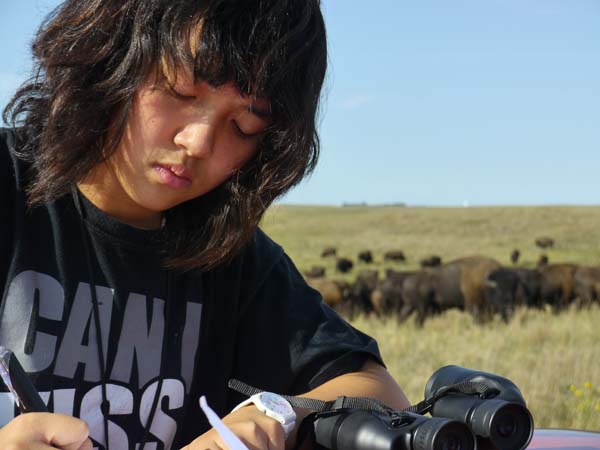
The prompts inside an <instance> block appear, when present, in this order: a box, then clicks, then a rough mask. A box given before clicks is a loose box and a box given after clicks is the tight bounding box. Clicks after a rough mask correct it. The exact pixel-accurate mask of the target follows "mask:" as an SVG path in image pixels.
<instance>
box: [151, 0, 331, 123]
mask: <svg viewBox="0 0 600 450" xmlns="http://www.w3.org/2000/svg"><path fill="white" fill-rule="evenodd" d="M300 3H302V2H297V1H276V2H266V1H252V2H246V3H245V4H244V5H243V6H240V4H239V2H233V1H222V2H208V5H207V6H206V7H204V8H203V9H202V10H200V11H199V10H198V9H197V6H196V7H195V8H194V11H186V10H185V8H181V7H180V6H178V7H171V8H167V10H166V11H165V14H164V15H163V17H162V18H161V20H160V25H159V26H160V31H159V36H161V38H162V39H161V41H160V45H159V60H160V64H159V66H158V73H157V74H156V75H157V76H158V77H159V78H164V79H166V81H167V82H168V84H169V85H170V86H171V87H172V86H173V85H174V84H175V82H176V79H177V72H178V70H181V69H182V68H185V69H186V70H190V71H192V72H193V78H194V82H199V81H204V82H206V83H208V84H210V85H211V86H214V87H218V86H222V85H224V84H228V83H232V84H234V85H235V86H236V88H237V89H238V90H239V91H240V93H241V94H242V95H247V96H250V97H252V98H266V99H268V100H269V101H270V103H271V105H272V109H273V111H272V113H273V114H276V115H277V116H281V115H284V116H288V117H294V116H295V115H298V114H301V113H302V111H301V109H302V107H301V105H303V104H304V103H305V101H303V99H302V98H301V97H302V95H306V94H307V93H312V91H313V90H314V87H313V86H309V85H306V83H307V81H308V80H310V83H311V84H312V83H313V82H314V81H315V80H314V78H315V77H314V75H315V74H314V73H310V69H306V68H307V67H308V68H310V67H314V66H315V63H317V65H320V64H321V63H322V66H325V64H326V61H320V60H319V58H322V57H323V55H325V49H324V48H322V47H323V45H324V42H323V41H322V39H321V40H319V39H318V37H321V36H322V35H323V32H324V31H323V29H322V27H320V26H319V24H315V23H312V21H314V20H315V18H314V16H315V15H314V14H306V11H305V9H306V8H305V7H304V6H302V5H300ZM315 25H317V26H315ZM315 59H317V61H315ZM320 81H321V82H322V80H320ZM317 84H319V83H317ZM303 85H305V86H303ZM292 86H294V87H296V89H290V88H291V87H292ZM303 87H304V89H302V88H303ZM319 87H320V84H319ZM297 88H300V89H297Z"/></svg>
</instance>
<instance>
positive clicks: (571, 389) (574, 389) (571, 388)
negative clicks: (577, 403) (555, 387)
mask: <svg viewBox="0 0 600 450" xmlns="http://www.w3.org/2000/svg"><path fill="white" fill-rule="evenodd" d="M569 390H570V391H571V392H575V391H576V390H577V387H576V386H575V385H574V384H572V385H571V386H569Z"/></svg>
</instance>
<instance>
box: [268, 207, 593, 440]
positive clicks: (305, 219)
mask: <svg viewBox="0 0 600 450" xmlns="http://www.w3.org/2000/svg"><path fill="white" fill-rule="evenodd" d="M599 225H600V207H569V206H556V207H494V208H403V207H315V206H275V207H273V208H272V209H271V210H270V211H269V213H268V214H267V216H266V217H265V219H264V221H263V224H262V226H263V228H264V229H265V231H266V232H267V233H268V234H269V235H270V236H271V237H273V238H274V239H275V240H276V241H277V242H279V243H280V244H281V245H283V247H284V248H285V249H286V251H287V252H288V254H289V255H290V256H291V257H292V259H293V260H294V261H295V262H296V264H297V266H298V267H299V268H300V269H301V270H306V269H308V268H310V266H312V265H316V264H319V265H325V266H326V268H327V271H328V276H331V277H333V278H344V279H349V280H352V279H353V278H354V276H355V275H354V274H355V273H356V272H357V270H360V269H361V268H366V267H370V266H367V265H362V264H358V266H357V268H356V269H355V270H354V274H347V275H344V276H341V275H339V274H335V273H334V272H333V265H334V262H333V260H323V259H322V258H320V253H321V250H322V249H323V248H324V247H325V246H328V245H333V246H336V247H337V248H338V254H339V255H341V256H348V257H350V258H352V259H356V255H357V253H358V252H359V251H360V250H363V249H370V250H372V251H373V252H374V256H375V259H376V260H375V264H374V265H373V266H372V267H375V268H378V269H380V270H383V269H384V268H386V267H393V268H396V269H399V270H408V269H415V268H417V267H418V262H419V260H420V259H421V258H424V257H427V256H429V255H431V254H437V255H440V256H441V257H442V259H443V260H445V261H449V260H451V259H453V258H457V257H461V256H465V255H470V254H483V255H486V256H490V257H493V258H496V259H497V260H498V261H499V262H501V263H503V264H508V262H509V255H510V252H511V251H512V250H513V249H514V248H518V249H519V250H520V251H521V255H522V256H521V258H522V259H521V261H520V263H519V265H520V266H524V267H532V266H533V265H535V262H536V261H537V258H538V257H539V255H540V254H541V253H542V252H544V253H546V254H547V255H548V256H549V258H550V262H566V261H569V262H574V263H579V264H588V265H598V264H600V226H599ZM540 236H550V237H552V238H554V239H555V241H556V245H555V247H554V248H553V249H549V250H546V251H542V250H540V249H539V248H537V247H536V246H535V245H534V240H535V238H536V237H540ZM390 249H402V250H403V251H404V252H405V254H406V256H407V262H406V263H404V264H393V263H387V264H384V263H383V261H382V255H383V252H384V251H386V250H390ZM353 324H354V325H355V326H356V327H358V328H360V329H361V330H364V331H365V332H367V333H368V334H370V335H372V336H373V337H375V338H376V339H377V341H378V342H379V344H380V348H381V351H382V353H383V356H384V358H385V360H386V362H387V364H388V368H389V370H390V372H391V373H392V375H393V376H394V377H395V378H396V380H397V381H398V382H399V383H400V385H401V386H402V387H403V388H404V390H405V391H406V393H407V395H408V396H409V399H410V400H411V401H412V402H413V403H414V402H417V401H419V400H421V399H422V396H423V388H424V386H425V383H426V382H427V380H428V378H429V376H430V375H431V373H432V372H433V371H434V370H435V369H437V368H439V367H441V366H443V365H446V364H458V365H462V366H466V367H470V368H474V369H478V370H484V371H489V372H493V373H498V374H500V375H503V376H505V377H507V378H509V379H511V380H513V381H514V382H515V383H516V384H517V385H518V386H519V387H520V388H521V391H522V392H523V395H524V396H525V398H526V400H527V401H528V405H529V407H530V409H531V410H532V413H533V416H534V419H535V421H536V426H538V427H565V428H577V429H593V430H600V390H599V389H600V345H599V344H600V308H599V307H594V308H591V309H589V310H583V311H576V310H570V311H567V312H565V313H562V314H560V315H553V314H552V313H551V312H549V311H528V310H521V311H519V312H518V314H517V315H516V317H515V319H513V320H512V321H511V322H510V323H509V324H508V325H507V324H504V323H502V322H500V321H498V320H496V321H494V322H492V323H489V324H486V325H485V326H483V327H482V326H476V325H474V324H473V321H472V320H471V317H469V316H468V315H466V314H463V313H460V312H458V311H451V312H449V313H447V314H445V315H443V316H441V317H436V318H434V319H431V320H429V321H427V322H426V324H425V327H424V328H423V329H418V328H416V327H415V325H414V323H413V321H412V320H410V321H408V322H406V323H404V324H402V325H401V326H398V325H397V324H396V322H395V321H394V320H386V319H377V318H371V317H360V318H358V319H356V320H355V321H354V322H353Z"/></svg>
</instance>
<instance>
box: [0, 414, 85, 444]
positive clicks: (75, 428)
mask: <svg viewBox="0 0 600 450" xmlns="http://www.w3.org/2000/svg"><path fill="white" fill-rule="evenodd" d="M88 434H89V429H88V425H87V423H85V422H84V421H83V420H81V419H77V418H75V417H70V416H65V415H64V414H51V413H27V414H21V415H20V416H17V417H15V418H14V419H13V420H11V421H10V422H9V423H7V424H6V425H5V426H4V427H2V428H1V429H0V448H1V449H3V450H8V449H10V450H52V449H60V450H92V441H90V440H89V439H88Z"/></svg>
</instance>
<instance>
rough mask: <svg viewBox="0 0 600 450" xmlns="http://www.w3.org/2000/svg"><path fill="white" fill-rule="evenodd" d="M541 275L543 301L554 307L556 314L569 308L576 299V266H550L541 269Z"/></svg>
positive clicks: (565, 264)
mask: <svg viewBox="0 0 600 450" xmlns="http://www.w3.org/2000/svg"><path fill="white" fill-rule="evenodd" d="M539 270H540V274H541V285H540V296H541V301H542V302H544V303H547V304H549V305H550V306H552V309H553V310H554V312H558V311H560V310H561V309H564V308H566V307H567V305H568V304H569V303H570V302H571V301H572V300H573V299H574V298H575V271H576V270H577V265H575V264H567V263H563V264H549V265H547V266H544V267H542V268H540V269H539Z"/></svg>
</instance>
